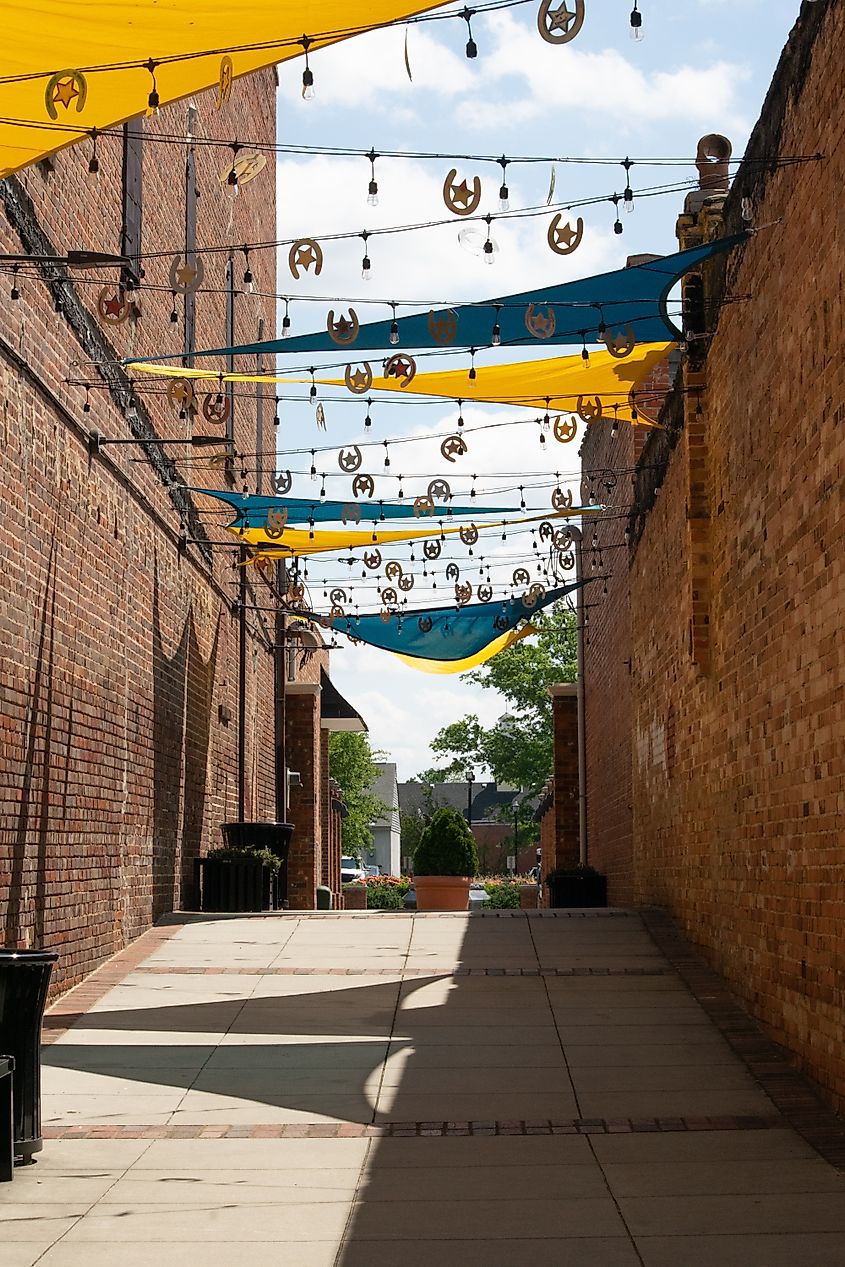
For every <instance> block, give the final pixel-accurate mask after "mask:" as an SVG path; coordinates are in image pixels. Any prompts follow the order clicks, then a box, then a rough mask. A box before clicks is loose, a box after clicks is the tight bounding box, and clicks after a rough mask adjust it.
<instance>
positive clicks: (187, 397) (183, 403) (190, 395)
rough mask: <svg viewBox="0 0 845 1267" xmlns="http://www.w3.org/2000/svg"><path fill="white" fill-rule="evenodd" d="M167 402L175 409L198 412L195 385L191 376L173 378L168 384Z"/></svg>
mask: <svg viewBox="0 0 845 1267" xmlns="http://www.w3.org/2000/svg"><path fill="white" fill-rule="evenodd" d="M167 403H168V404H169V405H172V406H173V408H174V409H177V410H179V409H184V410H185V412H186V413H196V408H197V401H196V396H195V394H194V385H193V383H192V382H191V380H190V379H189V378H171V380H170V382H169V383H168V384H167Z"/></svg>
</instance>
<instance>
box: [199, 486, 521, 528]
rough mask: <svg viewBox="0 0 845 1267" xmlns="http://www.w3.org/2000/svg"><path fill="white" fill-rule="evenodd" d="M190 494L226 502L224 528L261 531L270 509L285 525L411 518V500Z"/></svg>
mask: <svg viewBox="0 0 845 1267" xmlns="http://www.w3.org/2000/svg"><path fill="white" fill-rule="evenodd" d="M187 491H188V492H190V493H205V494H206V496H208V497H216V498H217V499H218V501H221V502H226V504H227V505H228V506H231V508H232V510H233V511H234V512H235V518H234V520H233V521H232V522H231V523H230V524H228V525H227V526H228V527H230V528H234V529H235V530H237V529H238V528H244V529H247V528H263V527H264V524H265V523H266V521H267V515H268V513H269V512H270V511H271V510H278V511H281V512H282V513H283V514H284V513H285V512H287V520H286V522H287V523H289V524H312V523H315V524H318V523H341V522H343V520H344V515H345V516H346V518H347V520H348V519H349V517H350V516H349V513H348V512H349V508H350V507H352V506H355V507H357V508H358V509H360V511H361V522H362V523H381V521H382V520H386V519H415V518H417V516H416V515H415V514H414V501H413V498H411V499H410V500H409V502H408V503H407V504H401V503H399V504H394V503H388V502H379V501H375V502H365V501H355V500H350V501H349V502H337V501H325V502H323V501H320V499H319V497H317V498H314V500H313V501H312V500H310V499H309V498H307V497H266V496H263V495H261V496H259V495H255V496H252V495H251V494H248V493H230V492H226V491H224V490H221V489H219V488H189V489H188V490H187ZM519 513H520V512H519V511H517V510H516V509H515V508H514V507H513V506H436V507H435V513H434V515H433V516H423V517H421V518H420V526H421V527H425V526H426V525H427V524H429V523H432V522H433V521H434V520H435V519H436V520H438V521H439V520H441V519H450V518H454V517H455V516H461V515H472V516H473V517H477V516H480V515H512V514H519Z"/></svg>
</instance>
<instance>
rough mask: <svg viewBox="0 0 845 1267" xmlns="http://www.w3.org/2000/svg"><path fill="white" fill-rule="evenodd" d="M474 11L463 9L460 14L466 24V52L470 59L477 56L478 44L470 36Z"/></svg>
mask: <svg viewBox="0 0 845 1267" xmlns="http://www.w3.org/2000/svg"><path fill="white" fill-rule="evenodd" d="M474 13H475V10H474V9H464V11H463V13H462V14H461V17H462V18H463V20H464V21H465V22H466V24H467V48H466V53H467V57H468V58H469V60H470V61H472V60H473V59H474V58H476V57H477V56H478V46H477V45H476V43H475V40H474V39H473V38H472V19H473V16H474Z"/></svg>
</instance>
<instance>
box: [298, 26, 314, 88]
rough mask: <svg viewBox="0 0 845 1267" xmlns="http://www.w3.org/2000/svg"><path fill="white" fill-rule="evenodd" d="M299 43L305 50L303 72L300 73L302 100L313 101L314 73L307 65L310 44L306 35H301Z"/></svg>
mask: <svg viewBox="0 0 845 1267" xmlns="http://www.w3.org/2000/svg"><path fill="white" fill-rule="evenodd" d="M299 42H300V44H301V45H302V47H303V48H304V49H305V70H304V71H303V72H302V100H303V101H313V100H314V72H313V71H312V70H311V67H310V66H309V65H308V48H309V45H310V44H311V40H310V39H309V37H308V36H307V35H303V37H302V39H301V40H300V41H299Z"/></svg>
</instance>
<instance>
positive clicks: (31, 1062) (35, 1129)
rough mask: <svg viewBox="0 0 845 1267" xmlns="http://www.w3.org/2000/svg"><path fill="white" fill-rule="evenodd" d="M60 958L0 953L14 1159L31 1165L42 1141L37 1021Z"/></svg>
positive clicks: (2, 1038) (0, 1017)
mask: <svg viewBox="0 0 845 1267" xmlns="http://www.w3.org/2000/svg"><path fill="white" fill-rule="evenodd" d="M58 957H59V956H58V955H57V954H56V953H55V952H54V951H52V950H0V1052H3V1053H4V1055H8V1056H11V1057H12V1059H13V1060H14V1062H15V1066H14V1073H13V1094H14V1138H15V1146H14V1152H15V1157H19V1158H21V1159H22V1160H23V1161H24V1162H30V1161H32V1155H33V1153H37V1152H40V1150H41V1148H42V1147H43V1140H42V1138H41V1019H42V1017H43V1015H44V1007H45V1004H46V1002H47V991H48V989H49V987H50V974H51V973H52V971H53V964H54V963H55V962H56V960H57V959H58Z"/></svg>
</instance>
